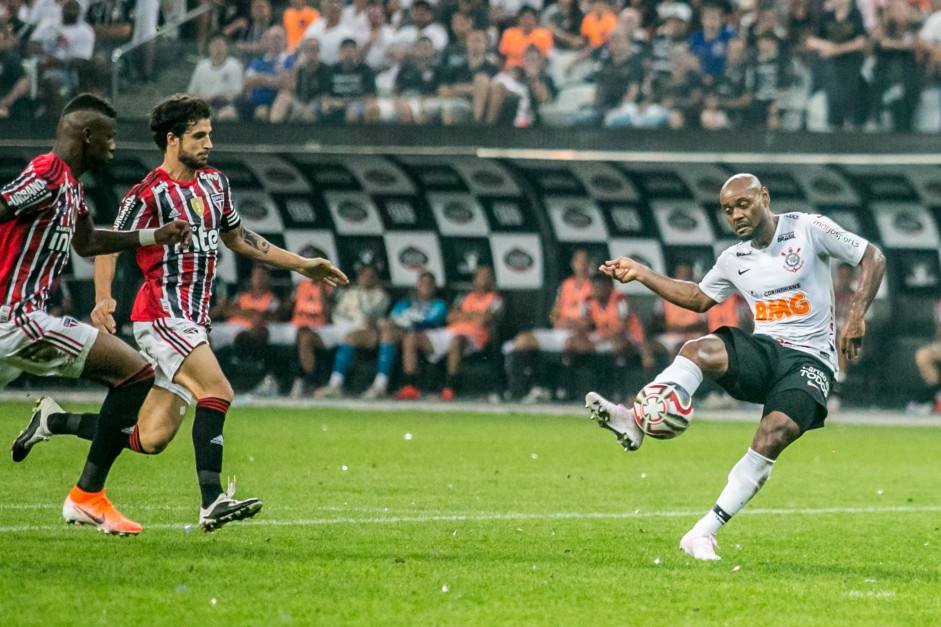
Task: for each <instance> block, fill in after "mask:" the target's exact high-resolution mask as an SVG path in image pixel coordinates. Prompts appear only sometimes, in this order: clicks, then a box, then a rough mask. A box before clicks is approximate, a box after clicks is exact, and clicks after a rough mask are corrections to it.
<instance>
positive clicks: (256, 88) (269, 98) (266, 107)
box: [242, 26, 294, 122]
mask: <svg viewBox="0 0 941 627" xmlns="http://www.w3.org/2000/svg"><path fill="white" fill-rule="evenodd" d="M261 41H262V43H263V44H264V46H265V52H264V54H262V55H259V56H257V57H255V58H254V59H252V61H251V63H249V64H248V67H247V68H246V69H245V78H244V80H243V84H242V88H243V91H244V92H245V105H246V109H247V111H246V114H245V115H244V116H242V117H243V119H245V120H255V121H256V122H268V121H269V120H270V117H271V110H272V108H273V107H274V105H275V100H276V99H278V98H281V99H282V101H283V100H285V99H290V98H291V95H290V91H288V90H289V88H290V86H291V68H293V67H294V57H293V56H291V55H290V54H288V51H287V43H286V41H285V35H284V27H282V26H272V27H271V28H269V29H268V31H267V32H266V33H265V34H264V36H263V37H262V38H261ZM283 107H284V105H283V104H281V103H279V105H278V107H277V108H279V109H280V108H283Z"/></svg>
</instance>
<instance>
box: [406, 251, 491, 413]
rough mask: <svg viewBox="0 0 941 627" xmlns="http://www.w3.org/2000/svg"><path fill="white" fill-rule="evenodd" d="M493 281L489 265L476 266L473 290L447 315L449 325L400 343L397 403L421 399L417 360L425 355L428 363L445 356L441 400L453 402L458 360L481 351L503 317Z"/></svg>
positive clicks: (460, 297) (460, 299)
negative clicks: (402, 382) (401, 381)
mask: <svg viewBox="0 0 941 627" xmlns="http://www.w3.org/2000/svg"><path fill="white" fill-rule="evenodd" d="M495 288H496V277H495V276H494V274H493V268H491V267H490V266H488V265H481V266H477V270H476V271H475V272H474V289H473V291H471V292H468V293H467V294H464V295H463V296H459V297H458V299H457V300H456V301H454V304H453V305H452V306H451V311H450V312H449V313H448V320H447V323H448V325H447V326H446V327H445V328H443V329H429V330H427V331H420V332H417V333H409V334H408V335H406V336H405V338H404V339H403V340H402V370H403V371H404V379H405V385H404V386H403V387H402V388H401V389H400V390H399V391H398V392H396V393H395V398H397V399H399V400H415V399H419V398H421V392H420V391H419V390H418V387H417V381H418V365H419V358H420V357H421V356H422V355H424V356H425V358H426V359H427V360H428V361H429V362H431V363H437V362H439V361H441V358H442V357H444V356H445V355H447V356H448V365H447V378H446V380H445V387H444V389H443V390H441V400H443V401H452V400H454V380H455V377H456V375H457V370H458V368H459V367H460V365H461V360H462V359H463V358H464V357H465V356H467V355H472V354H474V353H479V352H480V351H482V350H483V349H484V348H485V347H486V346H487V344H488V343H489V342H490V336H491V334H492V333H493V330H494V329H495V328H496V326H497V324H498V323H499V319H500V317H501V316H502V314H503V297H502V296H500V294H499V293H498V292H497V291H496V289H495Z"/></svg>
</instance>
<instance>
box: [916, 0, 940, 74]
mask: <svg viewBox="0 0 941 627" xmlns="http://www.w3.org/2000/svg"><path fill="white" fill-rule="evenodd" d="M918 48H919V50H921V51H922V52H923V53H924V54H925V57H926V59H925V66H926V67H925V75H926V76H927V77H931V78H935V77H937V76H939V75H941V0H931V13H930V14H929V15H928V19H926V20H925V23H924V25H923V26H922V27H921V30H920V31H918Z"/></svg>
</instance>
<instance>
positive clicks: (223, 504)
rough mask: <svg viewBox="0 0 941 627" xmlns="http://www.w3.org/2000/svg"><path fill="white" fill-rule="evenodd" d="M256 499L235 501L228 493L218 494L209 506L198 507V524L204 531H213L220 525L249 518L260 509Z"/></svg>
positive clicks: (259, 503) (260, 504)
mask: <svg viewBox="0 0 941 627" xmlns="http://www.w3.org/2000/svg"><path fill="white" fill-rule="evenodd" d="M261 506H262V503H261V501H259V500H258V499H245V500H244V501H236V500H235V499H234V498H232V497H231V496H229V495H228V494H224V493H223V494H220V495H219V497H218V498H217V499H216V500H215V501H213V502H212V504H211V505H210V506H209V507H202V508H200V509H199V524H200V526H201V527H202V528H203V530H204V531H215V530H216V529H218V528H219V527H221V526H222V525H224V524H226V523H230V522H233V521H236V520H244V519H246V518H251V517H252V516H254V515H255V514H257V513H258V511H259V510H260V509H261Z"/></svg>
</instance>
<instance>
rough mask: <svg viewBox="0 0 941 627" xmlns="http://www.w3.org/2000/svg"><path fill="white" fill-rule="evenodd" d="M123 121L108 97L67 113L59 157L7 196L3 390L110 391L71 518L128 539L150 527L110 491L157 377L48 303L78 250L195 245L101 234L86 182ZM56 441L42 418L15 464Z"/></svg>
mask: <svg viewBox="0 0 941 627" xmlns="http://www.w3.org/2000/svg"><path fill="white" fill-rule="evenodd" d="M114 118H115V111H114V109H113V108H112V107H111V105H109V104H108V103H107V102H105V101H104V100H102V99H101V98H99V97H97V96H93V95H90V94H82V95H80V96H78V97H76V98H75V99H73V100H72V101H71V102H69V103H68V104H67V105H66V106H65V108H64V109H63V111H62V116H61V118H60V120H59V126H58V129H57V130H56V142H55V146H54V147H53V149H52V152H49V153H47V154H44V155H40V156H39V157H36V158H35V159H33V161H32V162H31V163H30V164H29V166H28V167H27V168H26V169H25V170H24V171H23V173H22V174H21V175H20V176H19V177H18V178H17V179H16V180H14V181H12V182H10V183H8V184H7V185H5V186H3V187H2V188H0V251H2V253H0V299H2V300H0V355H2V357H0V387H3V386H5V385H6V384H8V383H10V382H11V381H12V380H13V379H15V378H16V377H18V376H19V375H20V373H22V372H24V371H25V372H30V373H33V374H37V375H42V376H69V377H81V378H84V379H90V380H93V381H98V382H101V383H104V384H105V385H107V386H108V387H109V388H110V391H109V393H108V396H107V398H106V399H105V402H104V404H102V406H101V413H100V419H99V420H98V422H97V424H96V428H95V429H94V430H93V431H92V432H91V433H89V439H91V441H92V444H91V448H90V450H89V453H88V458H87V460H86V463H85V468H84V470H83V471H82V474H81V477H79V480H78V482H77V484H76V486H75V487H74V488H73V489H72V491H71V492H70V493H69V496H68V497H67V498H66V500H65V504H64V505H63V508H62V513H63V516H64V517H65V519H66V520H68V521H69V522H75V523H79V524H89V525H93V526H95V527H96V528H98V529H99V530H101V531H105V532H106V533H118V534H121V535H125V534H137V533H140V531H141V526H140V525H139V524H137V523H135V522H133V521H131V520H128V519H126V518H125V517H124V516H122V515H121V514H120V513H119V512H118V511H117V510H116V509H115V508H114V506H113V505H112V504H111V502H110V501H109V500H108V498H107V497H106V496H105V493H104V484H105V480H106V479H107V476H108V472H109V470H110V469H111V465H112V464H113V463H114V460H115V459H116V458H117V456H118V455H119V454H120V452H121V450H122V448H123V441H122V437H123V436H122V433H121V430H122V429H123V428H125V427H128V426H130V425H133V424H134V421H135V420H136V417H137V412H138V410H139V409H140V407H141V404H142V403H143V401H144V398H145V397H146V395H147V392H148V391H149V390H150V387H151V385H152V384H153V381H154V374H153V369H152V367H151V366H150V364H148V363H147V362H146V361H145V360H144V359H143V358H141V356H140V355H138V354H137V353H136V352H135V351H134V349H132V348H131V347H130V346H128V345H127V344H125V343H123V342H121V341H120V340H118V339H116V338H114V337H111V336H109V335H107V334H99V333H98V330H97V329H95V328H94V327H91V326H89V325H87V324H84V323H81V322H79V321H77V320H75V319H74V318H69V317H65V318H57V317H55V316H50V315H49V314H48V313H46V299H47V298H48V296H49V291H50V288H51V286H52V284H53V282H54V281H55V280H56V278H57V277H58V276H59V275H60V274H61V273H62V271H63V269H64V268H65V264H66V263H67V262H68V258H69V248H70V247H74V248H75V251H76V252H77V253H78V254H80V255H82V256H93V255H100V254H105V253H113V252H117V251H122V250H129V249H132V248H137V247H139V246H141V245H142V244H150V245H152V244H157V243H159V244H161V245H163V244H175V243H180V242H182V243H184V245H188V242H189V240H190V232H189V229H188V227H187V225H186V224H185V223H184V222H183V221H180V220H171V221H168V222H167V223H165V224H163V225H161V228H159V229H147V230H145V231H135V232H128V233H117V232H113V231H99V230H97V229H95V227H94V224H93V222H92V219H91V217H90V216H89V213H88V209H87V208H86V206H85V202H84V189H83V187H82V184H81V182H79V179H80V178H81V176H82V174H83V173H84V172H86V171H88V170H91V169H95V168H98V167H100V166H103V165H104V164H106V163H107V162H108V160H110V159H111V156H112V153H113V152H114V148H115V142H114V136H115V120H114ZM43 403H44V401H40V403H39V405H42V404H43ZM46 404H48V403H46ZM37 413H39V412H37ZM50 435H51V432H50V431H49V430H48V421H46V422H45V423H44V422H43V421H42V420H41V418H40V417H36V416H34V419H33V420H31V421H30V424H29V425H28V426H27V428H26V429H25V430H24V431H23V432H22V433H21V434H20V435H19V437H17V439H16V441H15V442H14V444H13V450H12V455H13V461H20V460H22V459H23V457H25V455H26V453H27V452H28V451H29V449H30V448H31V447H32V446H33V445H34V444H35V443H37V442H40V441H43V440H47V439H49V436H50Z"/></svg>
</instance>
